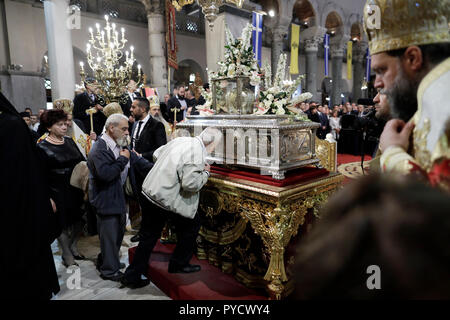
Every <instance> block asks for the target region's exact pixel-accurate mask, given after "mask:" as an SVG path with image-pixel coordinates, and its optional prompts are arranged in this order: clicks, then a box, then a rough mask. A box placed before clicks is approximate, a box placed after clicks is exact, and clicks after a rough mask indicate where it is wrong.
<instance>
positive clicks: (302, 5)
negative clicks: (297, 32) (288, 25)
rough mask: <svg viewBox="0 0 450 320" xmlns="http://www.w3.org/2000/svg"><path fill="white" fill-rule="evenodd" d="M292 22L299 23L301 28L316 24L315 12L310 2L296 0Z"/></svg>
mask: <svg viewBox="0 0 450 320" xmlns="http://www.w3.org/2000/svg"><path fill="white" fill-rule="evenodd" d="M292 23H295V24H299V25H300V26H301V28H302V30H305V29H307V28H309V27H312V26H315V25H316V13H315V11H314V8H313V6H312V5H311V2H309V1H308V0H297V2H296V3H295V5H294V8H293V13H292Z"/></svg>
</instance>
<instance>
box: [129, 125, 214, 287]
mask: <svg viewBox="0 0 450 320" xmlns="http://www.w3.org/2000/svg"><path fill="white" fill-rule="evenodd" d="M221 141H222V132H221V131H220V130H218V129H214V128H207V129H205V130H204V131H203V132H202V133H201V134H200V135H199V136H197V137H180V138H176V139H174V140H172V141H170V142H169V143H167V144H166V145H164V146H162V147H160V148H159V149H157V150H156V151H155V152H154V154H153V158H154V160H155V164H154V166H153V168H152V170H151V171H150V172H149V174H148V175H147V177H146V179H145V181H144V183H143V185H142V193H143V194H144V196H145V197H146V198H147V199H148V201H149V205H150V206H152V210H151V212H153V215H152V218H151V219H147V221H148V223H147V224H145V225H143V226H142V228H141V233H142V236H141V240H140V242H139V245H138V247H137V249H136V252H135V255H134V259H133V262H132V263H131V264H130V266H129V267H128V268H127V270H126V272H125V275H124V277H123V278H122V280H121V282H122V284H123V285H124V286H127V287H131V288H137V287H142V286H145V285H147V284H148V283H149V281H148V280H141V275H144V276H145V275H146V272H147V269H148V260H149V259H150V255H151V252H152V251H153V248H154V246H155V244H156V241H157V240H158V239H159V237H160V235H161V231H162V229H163V228H164V225H165V223H166V221H167V219H168V218H169V217H170V218H172V222H173V223H174V225H175V228H176V230H177V240H178V241H177V246H176V248H175V251H174V252H173V254H172V256H171V258H170V261H169V272H170V273H191V272H198V271H200V266H198V265H191V264H189V261H190V260H191V258H192V255H193V253H194V247H195V240H196V238H197V235H198V231H199V229H200V221H199V217H198V214H197V208H198V203H199V194H200V190H201V188H202V187H203V186H204V185H205V184H206V182H207V181H208V178H209V170H210V166H209V164H208V163H206V156H207V155H208V154H209V153H212V152H213V151H214V149H215V148H216V146H217V145H219V144H220V143H221Z"/></svg>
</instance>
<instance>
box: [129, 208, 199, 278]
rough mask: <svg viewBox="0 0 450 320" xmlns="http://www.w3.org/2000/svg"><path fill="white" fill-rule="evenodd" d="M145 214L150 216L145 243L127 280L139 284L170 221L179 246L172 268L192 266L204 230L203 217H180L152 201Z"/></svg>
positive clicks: (176, 248) (171, 260)
mask: <svg viewBox="0 0 450 320" xmlns="http://www.w3.org/2000/svg"><path fill="white" fill-rule="evenodd" d="M144 206H146V208H145V209H143V210H142V214H149V215H150V216H149V217H147V219H143V220H142V221H143V222H145V223H144V224H142V226H141V232H142V233H141V240H140V241H139V245H138V246H137V249H136V252H135V254H134V259H133V262H132V263H131V264H130V266H129V267H128V268H127V270H126V272H125V277H126V279H127V280H129V281H130V282H135V281H138V280H139V279H140V277H141V275H145V276H146V275H147V270H148V261H149V259H150V255H151V253H152V251H153V248H154V247H155V245H156V241H157V240H158V239H159V238H160V236H161V231H162V230H163V228H164V225H165V223H166V222H167V220H168V219H169V218H171V220H172V221H173V223H174V225H175V228H176V230H177V246H176V247H175V250H174V252H173V253H172V256H171V257H170V261H169V266H174V267H181V266H185V265H187V264H189V261H190V260H191V258H192V255H193V254H194V248H195V244H196V242H195V241H196V239H197V235H198V231H199V230H200V218H199V215H198V214H196V215H195V217H194V219H189V218H185V217H182V216H180V215H178V214H175V213H172V212H169V211H166V210H164V209H162V208H160V207H158V206H156V205H155V204H153V203H152V202H150V201H148V200H146V202H145V204H144Z"/></svg>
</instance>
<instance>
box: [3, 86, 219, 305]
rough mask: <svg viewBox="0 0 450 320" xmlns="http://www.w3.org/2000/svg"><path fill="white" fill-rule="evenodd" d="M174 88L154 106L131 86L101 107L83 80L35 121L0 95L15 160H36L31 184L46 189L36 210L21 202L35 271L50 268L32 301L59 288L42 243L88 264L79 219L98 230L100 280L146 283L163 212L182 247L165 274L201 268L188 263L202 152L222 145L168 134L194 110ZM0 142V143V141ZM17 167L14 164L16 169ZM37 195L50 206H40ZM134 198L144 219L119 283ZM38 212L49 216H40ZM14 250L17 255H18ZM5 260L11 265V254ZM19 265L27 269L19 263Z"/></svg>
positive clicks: (202, 179)
mask: <svg viewBox="0 0 450 320" xmlns="http://www.w3.org/2000/svg"><path fill="white" fill-rule="evenodd" d="M177 89H178V90H177V91H176V92H175V95H174V96H173V97H171V96H170V95H166V97H165V101H164V102H162V103H159V100H158V98H157V97H155V96H150V97H145V96H144V94H143V93H142V92H139V91H138V90H136V87H135V84H134V83H133V82H130V84H129V85H128V86H127V90H126V91H125V94H124V97H123V99H121V100H120V101H119V102H118V103H117V102H113V103H110V104H108V105H105V103H104V101H102V99H101V96H100V95H98V94H97V88H96V83H95V82H94V81H92V80H90V79H88V81H86V83H85V91H84V92H81V93H79V94H77V95H76V96H75V98H74V99H73V101H70V100H65V99H61V100H56V101H54V103H53V109H50V110H44V109H41V110H39V115H32V113H31V109H29V108H27V110H26V111H24V112H21V113H20V114H19V113H18V112H17V111H16V110H15V108H14V107H13V106H12V105H11V104H10V103H9V101H8V100H7V99H6V98H4V97H3V96H1V98H2V100H1V105H2V110H1V112H0V115H2V128H8V127H9V126H11V125H15V126H16V127H15V128H14V130H12V129H11V128H10V129H11V130H10V131H11V132H12V133H15V130H16V131H18V132H20V134H19V133H15V134H16V137H20V138H21V139H22V144H21V143H18V144H17V145H19V146H21V148H25V147H26V148H27V152H28V153H29V154H28V155H27V159H21V161H22V162H23V161H28V160H30V161H31V160H33V161H34V162H35V167H31V168H30V169H34V170H36V172H35V173H34V175H35V176H36V177H35V179H36V180H39V183H38V184H37V185H36V186H35V187H37V188H40V189H42V193H45V194H43V195H42V198H40V199H36V201H35V202H33V201H31V202H30V203H29V205H30V206H37V208H35V207H29V206H26V207H23V208H22V209H23V210H22V212H21V213H20V214H21V215H22V216H23V219H24V220H23V222H24V223H26V225H25V226H24V228H29V229H30V230H29V234H30V235H34V236H36V237H41V238H39V242H37V243H36V245H37V246H39V248H40V250H41V252H40V256H39V257H38V258H37V259H38V260H41V263H40V264H39V263H37V265H38V268H40V266H42V269H48V270H50V273H48V279H46V281H47V282H48V283H43V284H42V286H41V289H42V292H38V291H36V292H30V293H29V294H30V296H35V297H39V298H44V299H47V298H50V297H51V296H52V295H53V294H56V293H57V292H58V291H59V286H58V281H57V277H56V271H55V266H54V263H53V261H52V260H53V258H52V255H51V251H50V246H49V245H50V244H51V243H52V242H53V241H54V240H57V242H58V244H59V247H60V248H61V252H62V263H63V265H64V266H66V267H70V266H73V265H75V266H76V265H78V263H77V261H80V260H85V259H86V257H85V256H84V255H83V254H82V253H80V252H79V251H78V247H77V242H78V239H79V238H80V236H81V235H82V234H83V227H84V225H85V223H86V221H87V222H88V224H90V226H89V228H87V229H88V230H93V232H91V233H94V234H95V233H98V236H99V239H100V248H101V250H100V253H99V254H98V257H97V259H96V261H95V264H96V267H97V270H98V271H99V273H100V277H101V278H103V279H105V280H112V281H122V283H123V284H124V285H125V286H129V287H137V286H142V285H146V284H147V283H148V282H146V281H142V279H141V275H145V271H146V263H147V261H148V257H149V256H150V254H151V251H152V249H153V246H154V245H155V244H156V240H157V239H158V238H159V237H160V235H161V230H162V228H163V227H164V225H165V221H166V218H167V217H168V216H169V215H170V217H171V220H172V221H173V223H174V225H175V226H176V228H177V239H178V243H179V245H178V246H177V249H176V250H175V252H174V254H173V259H172V260H171V263H170V266H169V272H172V273H191V272H198V271H200V267H199V266H198V265H191V264H189V262H190V260H191V257H192V255H193V253H194V247H195V240H196V237H197V233H198V230H199V227H200V225H199V219H198V216H197V215H196V211H197V206H198V201H199V196H198V194H199V191H200V189H201V188H202V186H203V185H204V184H205V183H206V181H207V180H208V177H209V170H210V167H209V165H208V164H207V163H206V156H207V154H208V153H210V152H212V151H213V150H214V148H215V145H217V143H219V141H220V139H221V134H220V131H218V130H214V129H207V130H205V131H204V132H203V133H202V134H200V135H199V136H198V137H193V138H186V137H185V138H173V136H172V135H171V131H172V127H171V124H169V122H171V123H173V122H174V121H176V120H177V119H178V120H179V121H182V120H183V118H184V116H185V115H186V114H190V113H191V112H192V113H195V110H194V109H195V106H196V104H197V102H196V100H195V98H194V97H193V95H192V93H191V92H190V91H189V90H188V91H187V92H185V88H184V86H179V87H178V88H177ZM185 94H186V98H185ZM177 102H178V103H179V105H177ZM180 102H181V103H180ZM177 107H179V108H180V110H179V111H180V112H179V114H180V115H182V117H183V118H171V117H170V116H169V115H170V113H168V112H167V110H169V111H170V110H172V111H171V112H172V113H175V109H174V108H177ZM169 108H170V109H169ZM89 109H91V110H92V109H94V110H95V112H94V113H93V114H92V115H90V114H89V113H88V112H86V111H88V110H89ZM193 110H194V111H193ZM183 111H184V112H183ZM183 113H184V114H183ZM6 116H9V118H8V119H6V118H5V117H6ZM3 118H4V119H3ZM20 118H21V119H20ZM166 119H167V120H166ZM3 120H4V121H9V122H8V126H6V125H3ZM12 120H15V122H14V121H12ZM171 120H172V121H171ZM17 121H22V122H21V123H20V122H19V123H17ZM22 124H23V125H22ZM170 140H172V141H170ZM168 141H170V142H169V143H168ZM3 146H6V145H4V144H3V142H2V147H3ZM15 154H17V156H18V157H19V154H22V155H24V154H25V153H24V151H23V150H20V148H16V150H12V153H11V155H10V157H12V158H11V159H14V157H15V156H14V155H15ZM31 154H32V156H31ZM157 159H163V160H160V161H159V162H157V165H156V167H157V168H156V167H155V169H156V170H153V171H152V170H151V169H152V167H153V166H154V163H155V161H156V160H157ZM20 164H21V162H20V161H18V162H17V165H20ZM168 168H170V169H168ZM149 172H152V175H153V178H151V179H150V178H149V179H147V180H148V181H147V189H144V187H145V186H146V182H145V179H146V177H147V176H148V174H149ZM33 179H34V176H33V175H32V174H31V180H33ZM31 180H30V181H31ZM155 183H156V184H155ZM19 185H20V184H19V182H18V186H19ZM12 189H13V190H15V189H14V188H12ZM143 189H144V190H148V191H147V193H143V192H142V191H143ZM15 191H17V192H18V193H19V191H18V190H15ZM160 191H161V192H160ZM16 196H17V195H16ZM33 199H34V198H33ZM43 199H47V200H48V201H47V203H46V204H45V205H44V203H45V201H44V202H42V200H43ZM37 200H40V203H38V202H37ZM133 201H134V203H135V204H136V203H137V206H138V209H139V211H140V212H141V215H142V219H141V222H140V225H141V227H140V231H139V232H138V234H137V235H135V236H134V240H133V241H134V242H139V245H138V248H137V252H136V256H135V260H134V262H133V263H132V264H131V265H130V267H129V268H128V271H127V277H126V278H124V273H123V272H122V271H123V268H124V267H125V266H124V265H123V264H122V263H120V260H119V250H120V246H121V244H122V240H123V237H124V233H125V230H126V228H125V226H126V223H127V220H128V218H129V216H128V213H129V211H130V204H131V202H133ZM15 202H16V201H15ZM21 202H23V201H17V202H16V203H21ZM33 210H34V211H35V212H34V213H35V215H36V216H33ZM27 215H29V217H28V216H27ZM38 215H41V217H38ZM42 215H44V216H45V217H46V219H42ZM19 216H20V215H19ZM36 219H41V221H40V223H42V224H43V225H42V226H41V225H39V224H38V225H37V226H40V229H39V230H33V226H32V225H31V224H32V223H33V221H35V220H36ZM156 221H158V223H155V222H156ZM128 222H129V221H128ZM92 224H95V225H94V226H93V225H92ZM84 230H86V229H84ZM36 232H38V234H36ZM40 232H42V234H41V233H40ZM44 236H46V237H44ZM17 252H18V253H19V255H21V251H20V250H19V251H17ZM43 252H45V254H43ZM34 254H36V253H33V255H34ZM22 256H24V255H22ZM7 257H8V258H9V259H13V257H12V256H10V255H7ZM15 259H17V257H16V258H15ZM18 261H19V263H21V261H22V260H21V259H19V260H18ZM50 264H51V265H52V267H51V268H50V267H48V265H50ZM20 267H21V268H22V269H23V268H25V263H24V264H21V265H20ZM22 269H20V268H19V269H18V271H17V272H19V271H23V270H22ZM24 274H25V272H24ZM11 286H12V285H11Z"/></svg>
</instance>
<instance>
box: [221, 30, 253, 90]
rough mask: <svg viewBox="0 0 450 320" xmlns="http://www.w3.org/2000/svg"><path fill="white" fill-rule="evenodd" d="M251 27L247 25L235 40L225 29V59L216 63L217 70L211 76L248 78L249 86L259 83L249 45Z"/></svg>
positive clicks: (251, 49) (251, 48)
mask: <svg viewBox="0 0 450 320" xmlns="http://www.w3.org/2000/svg"><path fill="white" fill-rule="evenodd" d="M252 31H253V26H252V25H251V24H250V23H247V25H246V26H245V28H244V29H243V30H242V35H241V37H240V38H238V39H235V38H234V36H233V34H232V33H231V31H230V29H228V27H225V36H226V43H227V44H226V45H225V59H224V61H220V62H218V65H219V70H218V71H217V73H213V74H212V79H213V80H214V79H215V78H224V77H227V78H231V77H236V76H244V77H249V78H250V84H251V85H252V86H257V85H259V84H260V83H261V76H260V71H259V68H258V62H257V61H256V59H255V54H254V52H253V47H252V45H251V39H252Z"/></svg>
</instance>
